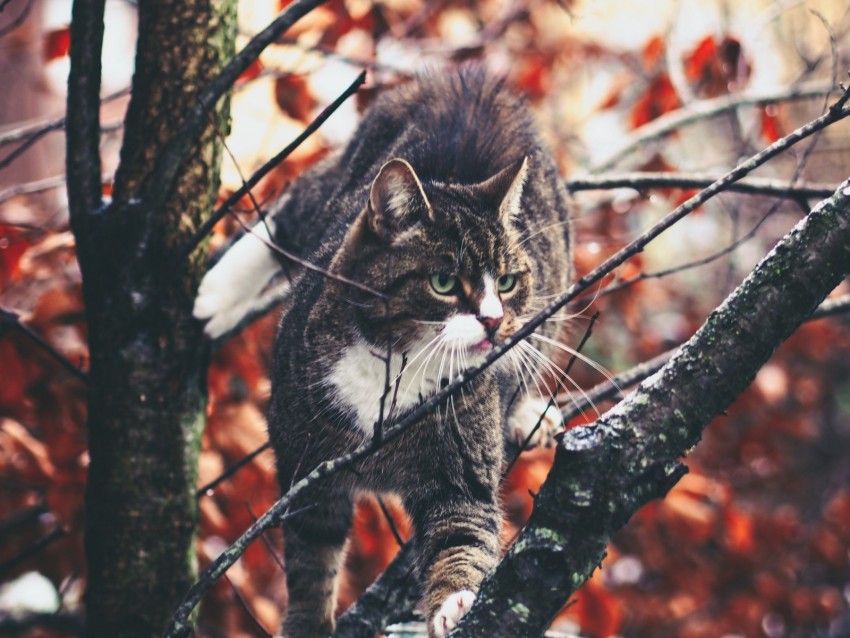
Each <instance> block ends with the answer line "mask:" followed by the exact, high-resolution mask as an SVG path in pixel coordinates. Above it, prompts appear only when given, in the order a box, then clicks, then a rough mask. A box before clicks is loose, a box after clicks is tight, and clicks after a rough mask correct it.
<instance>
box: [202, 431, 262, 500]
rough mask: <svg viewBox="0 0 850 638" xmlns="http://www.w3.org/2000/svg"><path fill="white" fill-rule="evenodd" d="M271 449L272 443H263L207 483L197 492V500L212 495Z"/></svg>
mask: <svg viewBox="0 0 850 638" xmlns="http://www.w3.org/2000/svg"><path fill="white" fill-rule="evenodd" d="M269 447H271V443H269V442H268V441H266V442H265V443H263V444H262V445H261V446H260V447H258V448H257V449H256V450H254V451H253V452H249V453H248V454H246V455H245V456H243V457H242V458H241V459H239V460H238V461H236V463H234V464H233V465H231V466H230V467H228V468H227V469H226V470H225V471H224V472H222V473H221V475H220V476H219V477H218V478H216V479H214V480H212V481H210V482H209V483H207V484H206V485H204V486H203V487H199V488H198V489H197V490H195V498H201V497H203V496H206V495H209V494H212V492H213V490H215V488H217V487H218V486H219V485H221V484H222V483H223V482H224V481H226V480H227V479H229V478H230V477H231V476H233V475H234V474H236V472H238V471H239V470H241V469H242V468H243V467H245V466H246V465H248V463H250V462H251V461H253V460H254V459H255V458H257V457H258V456H259V455H260V454H262V453H263V452H265V451H266V450H267V449H269Z"/></svg>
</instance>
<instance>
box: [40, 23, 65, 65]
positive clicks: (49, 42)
mask: <svg viewBox="0 0 850 638" xmlns="http://www.w3.org/2000/svg"><path fill="white" fill-rule="evenodd" d="M70 50H71V27H65V28H62V29H54V30H53V31H49V32H48V33H47V35H45V36H44V59H45V60H46V61H48V62H49V61H50V60H55V59H56V58H62V57H65V56H66V55H68V52H69V51H70Z"/></svg>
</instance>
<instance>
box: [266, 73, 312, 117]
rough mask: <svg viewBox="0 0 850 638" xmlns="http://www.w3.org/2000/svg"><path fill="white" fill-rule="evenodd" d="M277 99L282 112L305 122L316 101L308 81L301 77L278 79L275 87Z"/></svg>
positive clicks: (289, 76) (290, 76) (292, 76)
mask: <svg viewBox="0 0 850 638" xmlns="http://www.w3.org/2000/svg"><path fill="white" fill-rule="evenodd" d="M274 93H275V99H276V100H277V104H278V106H279V107H280V110H281V111H283V112H284V113H286V114H287V115H288V116H289V117H291V118H292V119H295V120H299V121H302V122H305V121H307V120H309V119H310V112H311V111H312V110H313V108H314V107H315V105H316V101H315V100H314V99H313V96H312V95H311V94H310V90H309V88H308V86H307V80H306V79H305V78H304V76H301V75H286V76H284V77H281V78H278V79H277V80H276V81H275V85H274Z"/></svg>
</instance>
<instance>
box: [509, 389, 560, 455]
mask: <svg viewBox="0 0 850 638" xmlns="http://www.w3.org/2000/svg"><path fill="white" fill-rule="evenodd" d="M538 423H539V425H538ZM507 425H508V433H507V434H508V437H509V439H510V441H511V442H513V443H516V444H517V445H523V444H524V445H525V447H526V448H532V447H552V446H553V445H555V435H556V434H558V433H560V432H562V431H563V430H564V419H563V418H562V417H561V410H560V409H559V408H558V406H557V405H554V404H552V405H550V402H549V400H548V399H542V398H540V397H534V396H530V395H526V396H525V397H523V398H522V399H521V400H520V402H519V404H518V405H517V406H516V407H515V408H514V409H513V411H512V412H511V414H510V416H509V417H508V423H507ZM535 428H536V429H535Z"/></svg>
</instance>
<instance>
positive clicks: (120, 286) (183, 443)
mask: <svg viewBox="0 0 850 638" xmlns="http://www.w3.org/2000/svg"><path fill="white" fill-rule="evenodd" d="M78 4H79V5H80V9H79V11H76V9H75V16H74V19H75V20H76V19H77V14H83V13H84V12H85V9H84V8H83V5H85V4H86V3H85V2H80V3H78ZM235 5H236V3H235V1H233V0H168V1H158V2H143V3H140V4H139V43H138V52H137V58H136V74H135V76H134V79H133V98H132V101H131V104H130V107H129V110H128V114H127V119H126V127H125V130H126V134H125V139H124V145H123V147H122V153H121V166H120V169H119V171H118V174H117V176H116V181H115V187H114V197H113V200H112V202H111V203H110V204H108V205H105V206H104V205H102V204H100V201H99V193H98V194H97V201H96V202H95V193H93V192H92V190H91V188H92V187H91V180H90V179H86V180H83V183H84V185H85V188H86V189H87V190H85V191H84V192H82V193H79V192H78V193H75V191H76V190H77V189H78V187H79V186H80V182H77V181H72V180H69V183H70V186H69V196H70V199H71V214H72V227H73V230H74V233H75V236H76V237H77V245H78V259H79V261H80V266H81V269H82V272H83V288H84V294H85V302H86V315H87V321H88V330H89V348H90V353H91V364H90V375H89V400H88V406H89V416H88V427H89V451H90V459H91V465H90V469H89V479H88V486H87V493H86V552H87V560H88V570H89V571H88V589H87V593H86V605H87V634H88V635H89V636H104V637H105V636H109V637H110V638H114V637H116V636H134V637H136V636H138V637H142V636H144V637H148V636H157V635H159V634H160V633H161V631H162V629H163V627H164V626H165V624H166V622H167V619H168V617H169V616H170V615H171V613H172V611H173V609H174V607H175V605H176V603H177V602H178V601H179V599H180V597H181V595H182V594H183V593H184V592H185V590H186V589H187V588H188V587H189V585H190V584H191V582H192V581H193V580H194V577H195V572H196V569H195V559H194V534H195V527H196V522H197V505H196V501H195V497H194V493H195V487H196V472H197V454H198V448H199V441H200V435H201V432H202V429H203V424H204V409H205V400H206V383H205V376H206V365H205V356H206V355H205V347H204V344H203V340H202V338H201V332H200V328H199V326H198V325H197V322H195V321H194V320H193V319H192V316H191V307H192V301H193V296H194V291H195V289H196V287H197V282H198V280H199V277H200V275H201V266H202V265H203V257H204V255H203V252H202V251H201V252H200V253H197V254H196V255H195V257H194V259H193V260H186V259H180V258H179V249H180V247H181V246H182V245H183V244H184V243H185V242H186V240H187V239H188V237H190V236H191V234H192V232H193V231H194V230H195V229H196V228H197V227H198V225H199V224H200V223H201V221H202V216H203V214H204V213H208V212H209V210H210V208H211V206H212V204H213V203H214V200H215V195H216V192H217V189H218V172H219V164H220V149H221V145H220V142H219V141H218V139H217V136H216V133H215V132H214V128H213V126H214V127H216V128H218V129H219V130H221V131H222V132H226V130H227V127H228V111H227V107H226V106H223V107H221V108H220V109H219V110H218V111H216V112H212V113H210V120H211V121H212V122H213V125H212V126H207V127H206V129H205V132H204V133H203V135H202V137H201V139H200V140H199V141H198V142H197V143H196V144H195V145H194V147H193V149H192V150H191V152H190V153H189V155H188V157H187V159H186V160H185V161H184V162H183V164H182V167H181V170H180V172H179V176H178V178H177V180H176V181H175V183H174V186H173V188H172V189H170V190H169V192H168V193H167V197H166V198H165V204H164V205H163V206H161V207H159V206H151V205H150V203H149V202H150V201H151V198H150V197H149V194H151V193H153V192H157V195H160V194H161V193H160V192H159V191H158V190H157V189H159V190H161V189H162V188H164V186H163V185H160V184H156V183H152V182H151V180H150V172H151V168H152V166H153V162H154V159H155V158H156V156H157V154H158V153H160V152H161V151H162V148H163V147H164V145H165V144H166V142H167V141H168V140H169V139H170V138H171V136H172V135H173V134H174V131H175V130H177V128H178V127H179V125H180V123H181V122H182V120H183V118H184V115H185V113H187V112H188V111H189V110H190V109H191V108H192V107H194V106H195V104H196V102H197V95H198V94H199V92H200V91H201V90H202V89H203V88H204V86H205V85H206V84H207V83H209V81H210V80H211V79H212V78H213V77H215V76H216V75H217V74H218V72H219V71H220V70H221V68H222V67H223V65H224V64H225V63H226V62H227V61H228V60H229V59H230V58H231V57H232V55H233V43H234V38H235V22H236V21H235V18H236V6H235ZM101 15H102V14H101ZM88 22H89V23H90V24H95V23H96V17H92V16H89V19H88ZM83 35H84V34H83ZM73 37H74V38H77V32H75V33H74V34H73ZM74 42H75V45H77V43H78V42H82V40H79V39H75V40H74ZM79 46H81V47H82V46H85V45H79ZM97 50H99V46H98V49H97ZM72 56H73V53H72ZM81 69H82V70H81ZM77 73H78V74H82V75H85V69H83V67H82V66H78V71H77ZM82 84H83V85H84V86H83V87H81V88H80V92H76V91H75V90H74V80H73V76H72V82H71V90H70V91H69V127H70V126H73V119H72V116H73V114H74V113H80V117H81V118H84V117H85V116H84V115H83V114H82V113H81V111H84V110H85V109H86V107H81V106H80V105H79V104H77V105H74V100H75V99H78V98H80V97H81V95H80V93H82V92H84V91H85V90H86V87H89V90H91V88H90V87H91V86H94V89H93V90H94V91H95V92H96V90H97V89H96V87H97V84H98V82H96V81H94V80H93V79H91V78H90V81H89V83H88V84H86V83H82ZM83 97H84V96H83ZM226 102H227V100H225V103H226ZM88 108H90V103H89V107H88ZM95 112H96V109H95ZM89 117H91V114H89ZM94 118H95V120H96V115H95V116H94ZM91 141H92V138H91V137H88V138H86V139H82V140H75V139H73V138H72V137H69V155H68V161H69V167H68V173H69V176H74V175H75V172H79V171H80V169H79V167H77V168H75V167H72V166H71V165H72V164H73V163H75V162H80V163H81V164H86V163H88V164H91V163H92V162H93V161H96V157H97V155H96V150H94V151H93V150H92V149H91V147H90V146H88V147H87V145H90V144H91ZM89 169H90V167H89ZM92 172H93V171H91V170H89V171H88V174H87V175H86V177H87V178H91V174H92ZM98 183H99V178H98Z"/></svg>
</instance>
